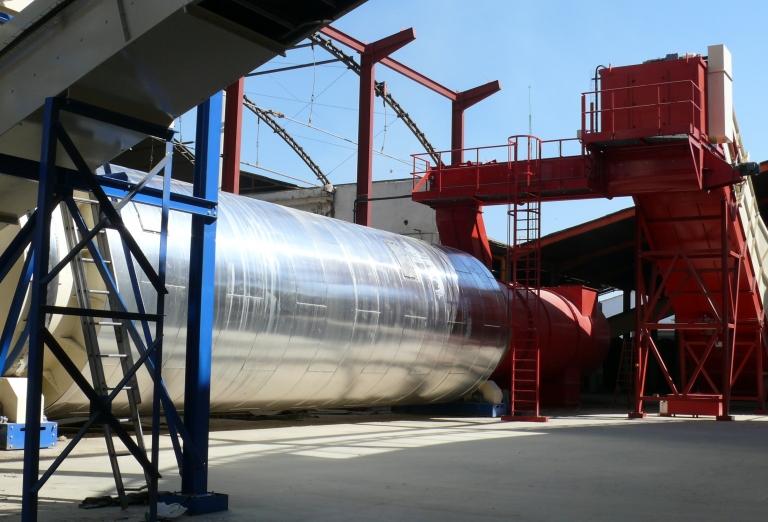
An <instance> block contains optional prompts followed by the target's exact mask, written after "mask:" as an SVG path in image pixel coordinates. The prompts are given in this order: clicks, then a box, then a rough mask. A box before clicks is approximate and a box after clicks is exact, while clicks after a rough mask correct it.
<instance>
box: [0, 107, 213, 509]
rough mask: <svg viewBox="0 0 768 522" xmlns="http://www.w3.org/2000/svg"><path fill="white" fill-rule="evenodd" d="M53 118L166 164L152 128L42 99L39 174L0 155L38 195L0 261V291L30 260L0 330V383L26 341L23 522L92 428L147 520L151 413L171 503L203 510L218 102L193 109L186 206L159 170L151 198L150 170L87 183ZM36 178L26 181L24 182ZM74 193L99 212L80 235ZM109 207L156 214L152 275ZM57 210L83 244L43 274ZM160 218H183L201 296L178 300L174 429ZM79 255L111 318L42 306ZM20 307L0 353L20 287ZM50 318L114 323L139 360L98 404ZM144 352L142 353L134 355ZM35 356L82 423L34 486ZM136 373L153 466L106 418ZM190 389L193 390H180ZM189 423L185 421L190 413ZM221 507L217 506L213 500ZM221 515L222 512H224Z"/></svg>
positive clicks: (89, 175)
mask: <svg viewBox="0 0 768 522" xmlns="http://www.w3.org/2000/svg"><path fill="white" fill-rule="evenodd" d="M61 112H70V113H74V114H78V115H80V116H82V117H86V118H90V119H94V120H97V121H101V122H105V123H109V124H112V125H116V126H120V127H123V128H126V129H130V130H134V131H137V132H142V133H144V134H148V135H152V136H156V137H159V138H161V139H164V140H165V141H166V144H167V145H166V154H167V157H166V159H168V158H169V157H170V156H168V154H172V150H173V148H172V143H171V140H172V138H173V131H172V130H170V129H166V128H163V127H161V126H157V125H154V124H151V123H147V122H143V121H140V120H137V119H135V118H132V117H129V116H125V115H122V114H119V113H115V112H112V111H108V110H105V109H101V108H98V107H94V106H91V105H87V104H84V103H81V102H77V101H74V100H69V99H66V98H59V97H56V98H49V99H47V100H46V104H45V113H44V122H43V139H42V148H41V160H40V163H39V164H38V163H36V162H33V161H29V160H22V159H19V158H15V157H10V156H6V155H0V171H2V172H3V173H6V174H10V175H16V176H19V177H24V178H27V179H36V180H37V181H38V183H39V185H38V207H37V208H38V210H36V211H35V212H34V213H32V214H31V215H30V217H29V219H28V221H27V223H26V224H25V226H24V227H22V229H21V230H20V232H19V233H18V234H17V236H16V238H14V240H13V241H12V242H11V244H10V245H9V247H8V248H7V249H6V251H5V252H3V254H2V255H0V281H2V280H3V279H4V278H5V277H6V276H7V274H8V272H9V271H10V270H11V268H12V267H13V266H14V265H15V264H16V262H17V261H18V259H19V258H20V257H21V255H23V253H24V250H25V249H26V248H27V246H29V247H30V251H29V253H28V254H27V257H26V259H25V261H24V266H23V268H22V273H21V277H20V279H19V282H18V284H17V287H16V291H15V293H14V297H13V300H12V303H11V309H10V312H9V316H8V317H7V319H6V325H5V327H4V329H3V332H2V335H1V336H0V369H2V371H3V372H4V371H5V370H6V369H7V367H8V366H9V365H10V363H12V362H13V360H14V358H15V356H16V355H17V354H18V352H19V351H20V350H21V348H22V347H23V345H24V341H25V337H26V336H28V337H29V355H28V375H27V394H28V395H27V397H28V401H27V408H26V413H27V424H26V430H25V439H26V444H25V447H24V479H23V491H22V520H23V521H25V522H33V521H36V520H37V504H38V492H39V490H40V488H41V487H42V486H43V485H44V484H45V482H46V481H47V479H48V478H49V477H50V476H51V475H52V474H53V472H54V471H55V470H56V469H57V468H58V466H59V465H60V464H61V462H62V461H63V460H64V459H65V458H66V457H67V456H68V455H69V453H70V452H71V451H72V449H73V448H74V446H75V445H76V444H77V443H78V442H79V440H80V439H81V438H82V436H83V435H85V433H86V432H87V431H88V429H89V428H90V427H91V426H92V425H94V424H109V425H110V427H111V428H112V430H113V431H114V432H115V434H116V435H117V436H118V437H119V438H120V439H121V440H122V441H123V443H124V444H125V445H126V447H127V448H128V449H129V451H130V452H131V453H132V454H133V455H134V457H135V458H136V459H137V460H138V461H139V463H140V464H141V465H142V467H143V468H144V470H145V472H146V473H147V475H149V477H150V498H151V500H152V502H151V503H150V520H156V519H157V502H156V500H157V481H158V479H159V478H160V475H159V473H158V469H159V454H158V449H159V435H160V432H159V430H160V408H161V405H162V409H163V412H164V414H165V417H166V420H167V424H168V427H169V431H170V433H171V439H172V441H173V443H174V449H175V450H176V453H177V460H178V463H179V465H180V468H181V474H182V494H187V495H194V496H198V497H201V500H203V503H204V502H205V501H204V499H205V498H206V497H207V496H209V495H206V488H207V471H208V468H207V453H208V413H209V407H210V360H211V342H212V339H211V334H212V323H213V296H212V295H211V294H210V292H211V289H212V287H213V277H214V262H215V259H214V257H215V235H216V225H215V219H216V206H217V184H218V167H219V165H218V157H219V143H220V142H219V134H218V133H219V132H220V131H219V123H218V122H220V121H221V93H218V94H217V95H215V96H213V97H212V98H211V99H210V100H208V101H207V102H205V103H203V104H201V105H200V106H199V107H198V140H199V141H198V146H197V154H198V157H197V158H196V170H195V185H194V196H191V197H190V196H186V195H182V194H176V193H173V192H171V185H170V179H171V176H170V161H168V162H167V163H166V165H164V169H165V176H164V181H163V188H162V190H158V189H154V188H148V187H145V186H143V184H144V183H146V182H147V181H149V179H150V178H151V177H152V176H153V175H154V174H156V173H157V172H158V171H159V170H161V168H156V169H153V172H151V173H149V174H148V175H147V177H146V178H145V179H144V180H143V181H142V183H139V184H138V185H133V184H131V183H128V182H127V180H126V179H125V178H123V179H120V176H119V175H112V174H109V175H106V176H96V175H95V174H94V173H93V172H91V170H90V169H89V168H88V167H87V165H86V163H85V161H84V160H83V158H82V156H81V155H80V153H79V152H78V150H77V148H76V147H75V145H74V143H73V142H72V140H71V138H70V137H69V135H68V134H67V132H66V130H65V128H64V127H63V126H62V124H61V123H60V122H59V114H60V113H61ZM59 144H61V145H62V146H63V148H64V150H65V152H66V153H67V155H68V156H69V157H70V159H71V160H72V161H73V163H74V164H75V166H76V167H77V170H70V169H63V168H60V167H57V166H56V152H57V146H58V145H59ZM35 170H36V171H37V176H34V177H33V172H34V171H35ZM74 190H86V191H89V192H91V193H92V194H93V195H94V197H95V198H96V199H97V200H98V202H99V204H100V209H101V212H102V214H103V217H102V219H101V220H100V221H99V223H96V224H94V227H93V228H92V229H90V230H89V229H88V228H87V226H86V223H85V221H84V219H83V217H82V215H81V214H80V212H79V209H78V208H77V205H76V204H75V201H74V200H73V199H72V192H73V191H74ZM111 198H120V199H122V200H123V201H126V200H132V201H136V202H141V203H145V204H150V205H154V206H158V207H161V209H162V214H161V215H162V218H161V244H160V256H159V263H158V271H157V272H155V271H154V269H153V268H152V266H151V264H150V263H149V261H148V260H147V259H146V257H145V256H144V254H143V253H142V252H141V249H140V248H139V245H138V244H137V243H136V241H135V240H134V239H133V237H132V236H131V234H130V232H129V231H128V230H127V228H126V227H125V225H124V224H123V222H122V218H121V216H120V213H119V207H118V208H117V209H116V208H115V207H114V206H113V203H112V199H111ZM62 202H63V203H65V204H66V205H67V207H68V209H69V211H70V213H71V214H72V216H73V218H74V222H75V225H76V227H77V229H78V230H79V232H80V235H81V237H82V240H81V241H80V242H79V243H78V244H77V246H76V247H75V249H73V251H72V252H70V253H68V254H67V255H66V256H64V257H63V258H62V260H61V261H60V262H59V263H58V264H57V265H56V266H55V267H54V268H53V269H51V270H49V269H48V267H49V260H50V257H49V245H50V234H51V214H52V212H53V211H54V210H55V209H56V208H57V206H58V205H59V204H60V203H62ZM170 210H175V211H181V212H187V213H190V214H192V216H193V227H192V228H193V233H192V241H191V247H190V248H191V258H190V287H191V288H196V289H199V290H201V291H200V292H197V293H193V295H191V296H190V299H189V315H188V317H189V325H188V328H189V338H188V342H187V373H186V377H187V382H186V395H185V403H184V407H185V411H186V412H187V415H186V416H185V421H184V423H182V421H181V418H180V417H179V414H178V412H177V411H176V409H175V408H174V406H173V403H172V402H171V399H170V397H169V396H168V393H167V391H166V389H165V386H164V385H163V381H162V376H161V364H159V362H160V361H162V339H163V336H162V328H163V314H164V298H163V296H164V295H165V294H166V293H167V290H166V289H165V265H166V247H167V229H168V215H169V212H170ZM105 227H109V228H113V229H115V230H117V232H118V233H119V234H120V236H121V238H122V243H123V248H124V251H125V255H126V259H127V261H128V266H129V268H130V271H131V275H132V279H133V280H132V287H133V290H134V293H135V297H136V301H137V308H138V310H139V311H138V312H130V311H128V309H127V308H126V306H125V302H124V301H123V299H122V297H121V296H120V294H119V292H118V291H117V286H116V284H115V281H113V280H112V278H111V275H110V274H109V271H108V270H107V268H106V264H105V263H104V260H103V258H102V256H101V254H100V252H99V250H98V248H97V247H96V245H95V242H94V238H95V237H96V234H97V233H98V232H99V230H101V229H103V228H105ZM83 248H87V249H88V251H89V252H90V254H91V257H92V258H93V259H94V262H95V265H96V267H97V269H98V270H99V273H100V274H101V276H102V278H103V279H104V282H105V284H106V287H107V289H108V291H109V292H110V295H111V296H112V297H113V298H114V300H115V301H116V303H117V309H116V310H98V311H97V310H82V309H79V308H66V307H55V306H48V305H47V298H48V285H49V284H50V283H51V282H52V281H53V280H54V278H55V277H56V275H57V274H58V273H59V272H60V271H61V270H62V269H63V268H65V267H66V265H67V264H68V263H69V262H70V261H71V260H72V259H73V258H74V257H75V256H76V255H78V254H79V252H80V251H81V250H82V249H83ZM133 260H135V261H136V262H137V263H138V264H139V266H140V267H141V268H142V271H143V272H144V273H145V275H146V276H147V278H148V279H149V281H150V282H151V283H152V285H153V286H154V288H155V290H156V291H157V292H158V301H157V302H158V309H157V312H156V313H155V314H148V313H146V311H145V310H144V306H143V303H142V300H141V297H140V296H141V294H140V293H138V292H137V291H136V290H137V289H138V281H137V279H136V277H135V276H136V274H135V271H133V269H132V268H133ZM30 282H31V285H32V288H31V298H30V311H29V316H28V320H27V327H26V329H25V331H24V333H23V334H22V336H21V338H20V339H18V340H17V342H16V345H15V346H14V348H13V350H10V345H11V338H12V336H13V331H14V327H15V325H16V324H17V323H18V320H19V315H20V312H21V304H22V303H23V299H24V295H25V294H26V291H27V287H28V285H29V284H30ZM49 314H64V315H80V316H90V317H108V318H112V319H114V320H118V321H121V322H123V324H124V325H125V326H126V328H127V329H128V333H129V334H130V337H131V339H132V340H133V342H134V344H135V345H136V348H137V350H138V351H139V354H140V357H139V359H138V360H137V361H136V362H135V364H134V366H133V367H132V368H131V370H130V371H129V372H128V373H127V374H126V375H125V376H124V378H123V379H122V381H121V382H120V384H118V385H117V386H116V387H115V388H114V389H113V390H112V392H111V393H110V394H109V395H108V396H99V395H98V394H97V392H96V391H95V390H94V389H93V387H92V386H91V385H90V383H89V382H88V381H87V380H86V379H85V378H84V377H83V375H82V374H81V373H80V371H79V369H78V368H77V367H76V366H75V365H74V364H73V363H72V361H71V360H70V359H69V357H68V356H67V355H66V353H65V352H64V350H63V349H62V348H61V346H59V344H58V342H57V341H56V339H55V338H54V337H53V335H52V334H51V333H50V331H48V329H47V327H46V318H47V316H48V315H49ZM134 321H139V322H140V323H141V325H142V330H143V333H144V340H142V338H141V336H140V335H139V330H138V329H137V327H136V325H135V323H134ZM148 322H154V323H155V326H156V328H155V339H154V341H153V340H152V337H151V334H150V329H149V325H148ZM145 343H146V345H145ZM45 346H47V347H48V349H49V350H50V352H51V353H52V354H53V355H54V356H55V357H56V358H57V359H58V360H59V362H60V363H61V365H62V367H64V369H65V370H66V371H67V372H68V373H69V374H70V375H71V377H72V378H73V380H74V381H75V383H76V384H77V385H78V386H79V387H80V388H81V389H82V391H83V392H84V393H85V394H86V396H87V397H88V398H89V400H90V402H91V415H90V417H89V419H88V421H87V422H86V424H85V425H84V426H83V428H82V429H81V430H80V432H79V433H78V434H77V435H76V436H75V437H74V438H73V439H72V441H71V442H70V443H69V444H68V446H67V447H66V448H65V449H64V451H63V452H62V453H61V455H60V456H59V457H58V458H57V459H56V460H55V461H54V462H53V464H52V465H51V466H50V467H49V469H48V470H46V472H45V473H44V474H43V476H42V477H40V475H39V471H40V453H39V443H40V441H39V439H40V428H41V426H40V417H41V394H42V381H43V366H42V364H43V356H44V349H45ZM142 365H143V366H146V367H147V369H148V370H149V372H150V375H152V377H153V380H154V397H153V400H154V403H153V429H152V459H151V462H150V461H149V460H148V459H147V457H146V455H145V454H143V453H142V452H141V451H140V450H139V448H138V447H137V446H136V444H135V443H134V442H133V440H132V439H131V437H130V435H129V434H128V432H127V431H126V430H125V429H124V428H123V427H122V426H121V425H120V423H119V421H118V419H117V418H116V417H115V416H114V415H113V414H112V412H111V402H112V400H113V399H114V398H115V396H116V395H117V394H118V393H119V392H120V391H121V390H122V389H123V387H124V386H125V384H126V383H127V382H128V381H129V380H130V379H131V378H132V376H133V375H134V374H135V373H136V371H138V370H139V368H140V367H141V366H142ZM190 381H194V382H190ZM191 412H193V413H192V414H191V415H190V413H191ZM177 433H178V435H180V436H181V438H182V439H183V441H184V453H183V460H184V465H183V467H182V456H181V454H180V453H181V451H180V448H179V444H178V440H177V438H176V437H177ZM224 498H226V496H224ZM211 504H212V505H211V506H209V509H207V510H206V511H213V510H215V509H211V508H214V506H213V504H216V505H217V506H221V505H222V504H221V502H220V501H219V502H218V503H216V502H212V503H211ZM224 506H225V507H224V509H226V501H225V503H224Z"/></svg>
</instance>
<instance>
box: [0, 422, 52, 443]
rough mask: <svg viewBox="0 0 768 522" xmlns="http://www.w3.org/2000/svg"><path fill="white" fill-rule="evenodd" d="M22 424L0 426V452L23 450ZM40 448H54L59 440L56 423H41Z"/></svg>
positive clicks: (13, 423) (12, 423) (10, 423)
mask: <svg viewBox="0 0 768 522" xmlns="http://www.w3.org/2000/svg"><path fill="white" fill-rule="evenodd" d="M24 426H25V425H24V424H18V423H15V422H6V423H2V424H0V450H21V449H24ZM40 427H41V428H42V429H41V430H40V448H41V449H45V448H54V447H56V439H58V438H59V424H58V423H57V422H43V423H41V424H40Z"/></svg>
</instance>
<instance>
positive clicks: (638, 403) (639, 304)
mask: <svg viewBox="0 0 768 522" xmlns="http://www.w3.org/2000/svg"><path fill="white" fill-rule="evenodd" d="M642 250H643V227H642V209H641V208H640V205H638V204H637V201H635V263H636V266H635V347H634V348H635V357H634V364H635V368H634V370H635V404H634V407H633V408H632V411H631V412H630V413H629V418H630V419H644V418H646V417H647V415H646V414H645V413H643V401H642V399H641V397H642V396H643V383H645V371H644V366H645V365H644V364H643V338H644V335H643V332H642V329H641V323H642V314H643V299H642V290H643V288H644V286H645V285H644V284H643V258H642V257H641V253H642Z"/></svg>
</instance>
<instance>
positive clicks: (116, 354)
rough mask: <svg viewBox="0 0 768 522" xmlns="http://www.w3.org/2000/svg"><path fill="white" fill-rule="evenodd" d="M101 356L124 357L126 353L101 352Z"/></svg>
mask: <svg viewBox="0 0 768 522" xmlns="http://www.w3.org/2000/svg"><path fill="white" fill-rule="evenodd" d="M99 357H117V358H120V359H122V358H124V357H125V354H124V353H100V354H99Z"/></svg>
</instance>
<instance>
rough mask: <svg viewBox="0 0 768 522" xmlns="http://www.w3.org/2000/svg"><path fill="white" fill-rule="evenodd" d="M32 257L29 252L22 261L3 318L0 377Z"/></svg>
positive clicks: (29, 278) (17, 319)
mask: <svg viewBox="0 0 768 522" xmlns="http://www.w3.org/2000/svg"><path fill="white" fill-rule="evenodd" d="M34 257H35V252H34V251H32V250H30V251H29V254H27V258H26V259H25V260H24V266H23V267H22V268H21V274H20V275H19V282H18V283H17V284H16V291H15V292H14V293H13V300H12V301H11V308H10V309H9V310H8V316H7V317H6V318H5V326H3V335H2V336H0V376H2V375H3V374H4V373H5V368H6V365H7V361H8V350H9V349H10V348H11V339H13V332H14V330H16V326H17V325H18V324H19V316H20V315H21V307H22V306H23V305H24V297H25V296H26V295H27V289H28V288H29V282H30V281H31V280H32V263H31V261H32V259H33V258H34Z"/></svg>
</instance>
